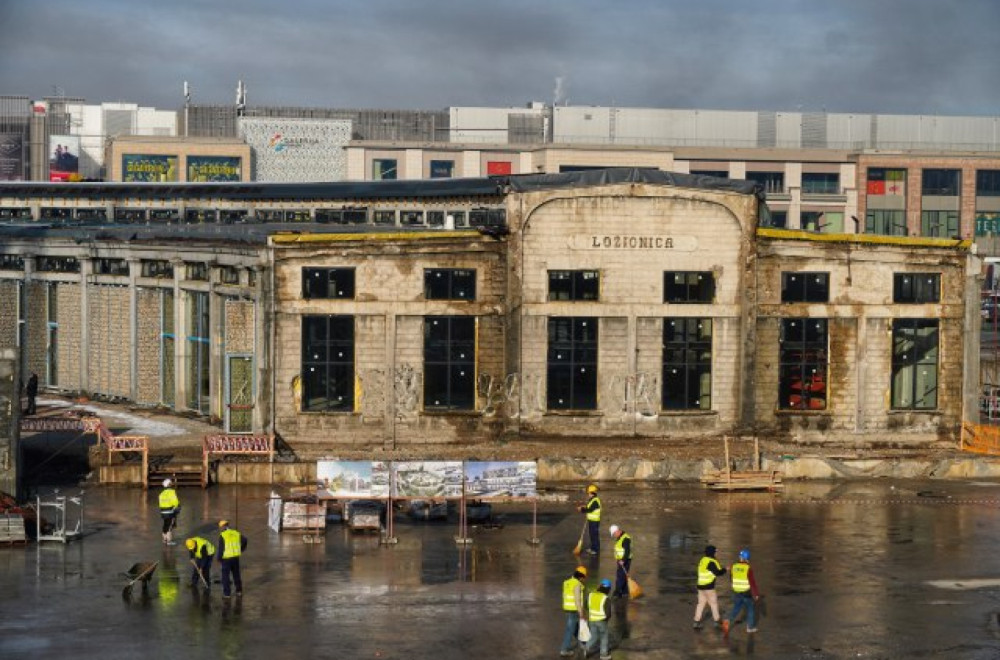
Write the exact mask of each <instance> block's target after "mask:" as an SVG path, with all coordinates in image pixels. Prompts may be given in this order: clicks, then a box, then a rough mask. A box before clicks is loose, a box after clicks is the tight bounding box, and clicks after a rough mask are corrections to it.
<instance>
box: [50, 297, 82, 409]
mask: <svg viewBox="0 0 1000 660" xmlns="http://www.w3.org/2000/svg"><path fill="white" fill-rule="evenodd" d="M56 296H57V298H56V300H57V306H56V315H57V321H58V323H59V330H58V332H59V336H58V337H59V338H58V347H57V351H56V353H57V356H58V357H57V362H58V374H57V385H58V387H59V388H60V389H64V390H70V391H77V390H79V389H80V356H81V352H80V347H81V344H82V341H83V327H82V325H81V323H82V322H83V318H82V315H81V314H80V311H81V308H82V305H83V303H82V300H81V297H80V285H79V284H71V283H60V284H59V285H58V287H57V289H56Z"/></svg>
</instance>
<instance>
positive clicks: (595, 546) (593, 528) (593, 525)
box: [587, 520, 601, 555]
mask: <svg viewBox="0 0 1000 660" xmlns="http://www.w3.org/2000/svg"><path fill="white" fill-rule="evenodd" d="M587 534H588V535H590V549H591V550H592V551H593V552H594V554H595V555H599V554H601V521H600V520H588V521H587Z"/></svg>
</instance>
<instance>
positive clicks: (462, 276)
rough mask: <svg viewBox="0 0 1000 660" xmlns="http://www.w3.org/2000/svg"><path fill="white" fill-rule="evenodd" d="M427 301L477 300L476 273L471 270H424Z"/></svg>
mask: <svg viewBox="0 0 1000 660" xmlns="http://www.w3.org/2000/svg"><path fill="white" fill-rule="evenodd" d="M424 297H425V298H427V300H475V299H476V271H475V270H474V269H471V268H427V269H425V270H424Z"/></svg>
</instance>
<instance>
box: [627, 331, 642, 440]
mask: <svg viewBox="0 0 1000 660" xmlns="http://www.w3.org/2000/svg"><path fill="white" fill-rule="evenodd" d="M626 323H627V330H626V333H627V337H626V339H625V341H626V346H625V350H626V355H627V356H628V357H627V359H626V365H625V368H626V373H627V374H628V377H627V378H626V379H625V382H626V383H629V382H631V383H632V386H631V387H632V391H631V392H629V393H628V395H629V396H628V398H629V403H627V404H626V406H625V408H626V411H627V412H628V414H629V416H630V417H631V418H632V435H635V434H636V418H637V416H638V415H637V413H638V411H639V403H638V401H637V399H636V396H637V394H638V388H639V345H638V344H639V342H638V338H637V337H636V333H637V332H638V330H637V328H638V321H637V319H636V316H635V314H629V315H628V317H627V318H626ZM630 408H631V410H629V409H630Z"/></svg>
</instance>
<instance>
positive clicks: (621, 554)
mask: <svg viewBox="0 0 1000 660" xmlns="http://www.w3.org/2000/svg"><path fill="white" fill-rule="evenodd" d="M625 539H628V540H629V541H631V540H632V537H631V536H629V535H628V534H626V533H624V532H622V535H621V536H619V537H618V540H617V541H615V559H631V558H632V557H631V556H629V557H626V556H625ZM629 550H630V551H631V548H629ZM631 554H632V553H631V552H629V555H631Z"/></svg>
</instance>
